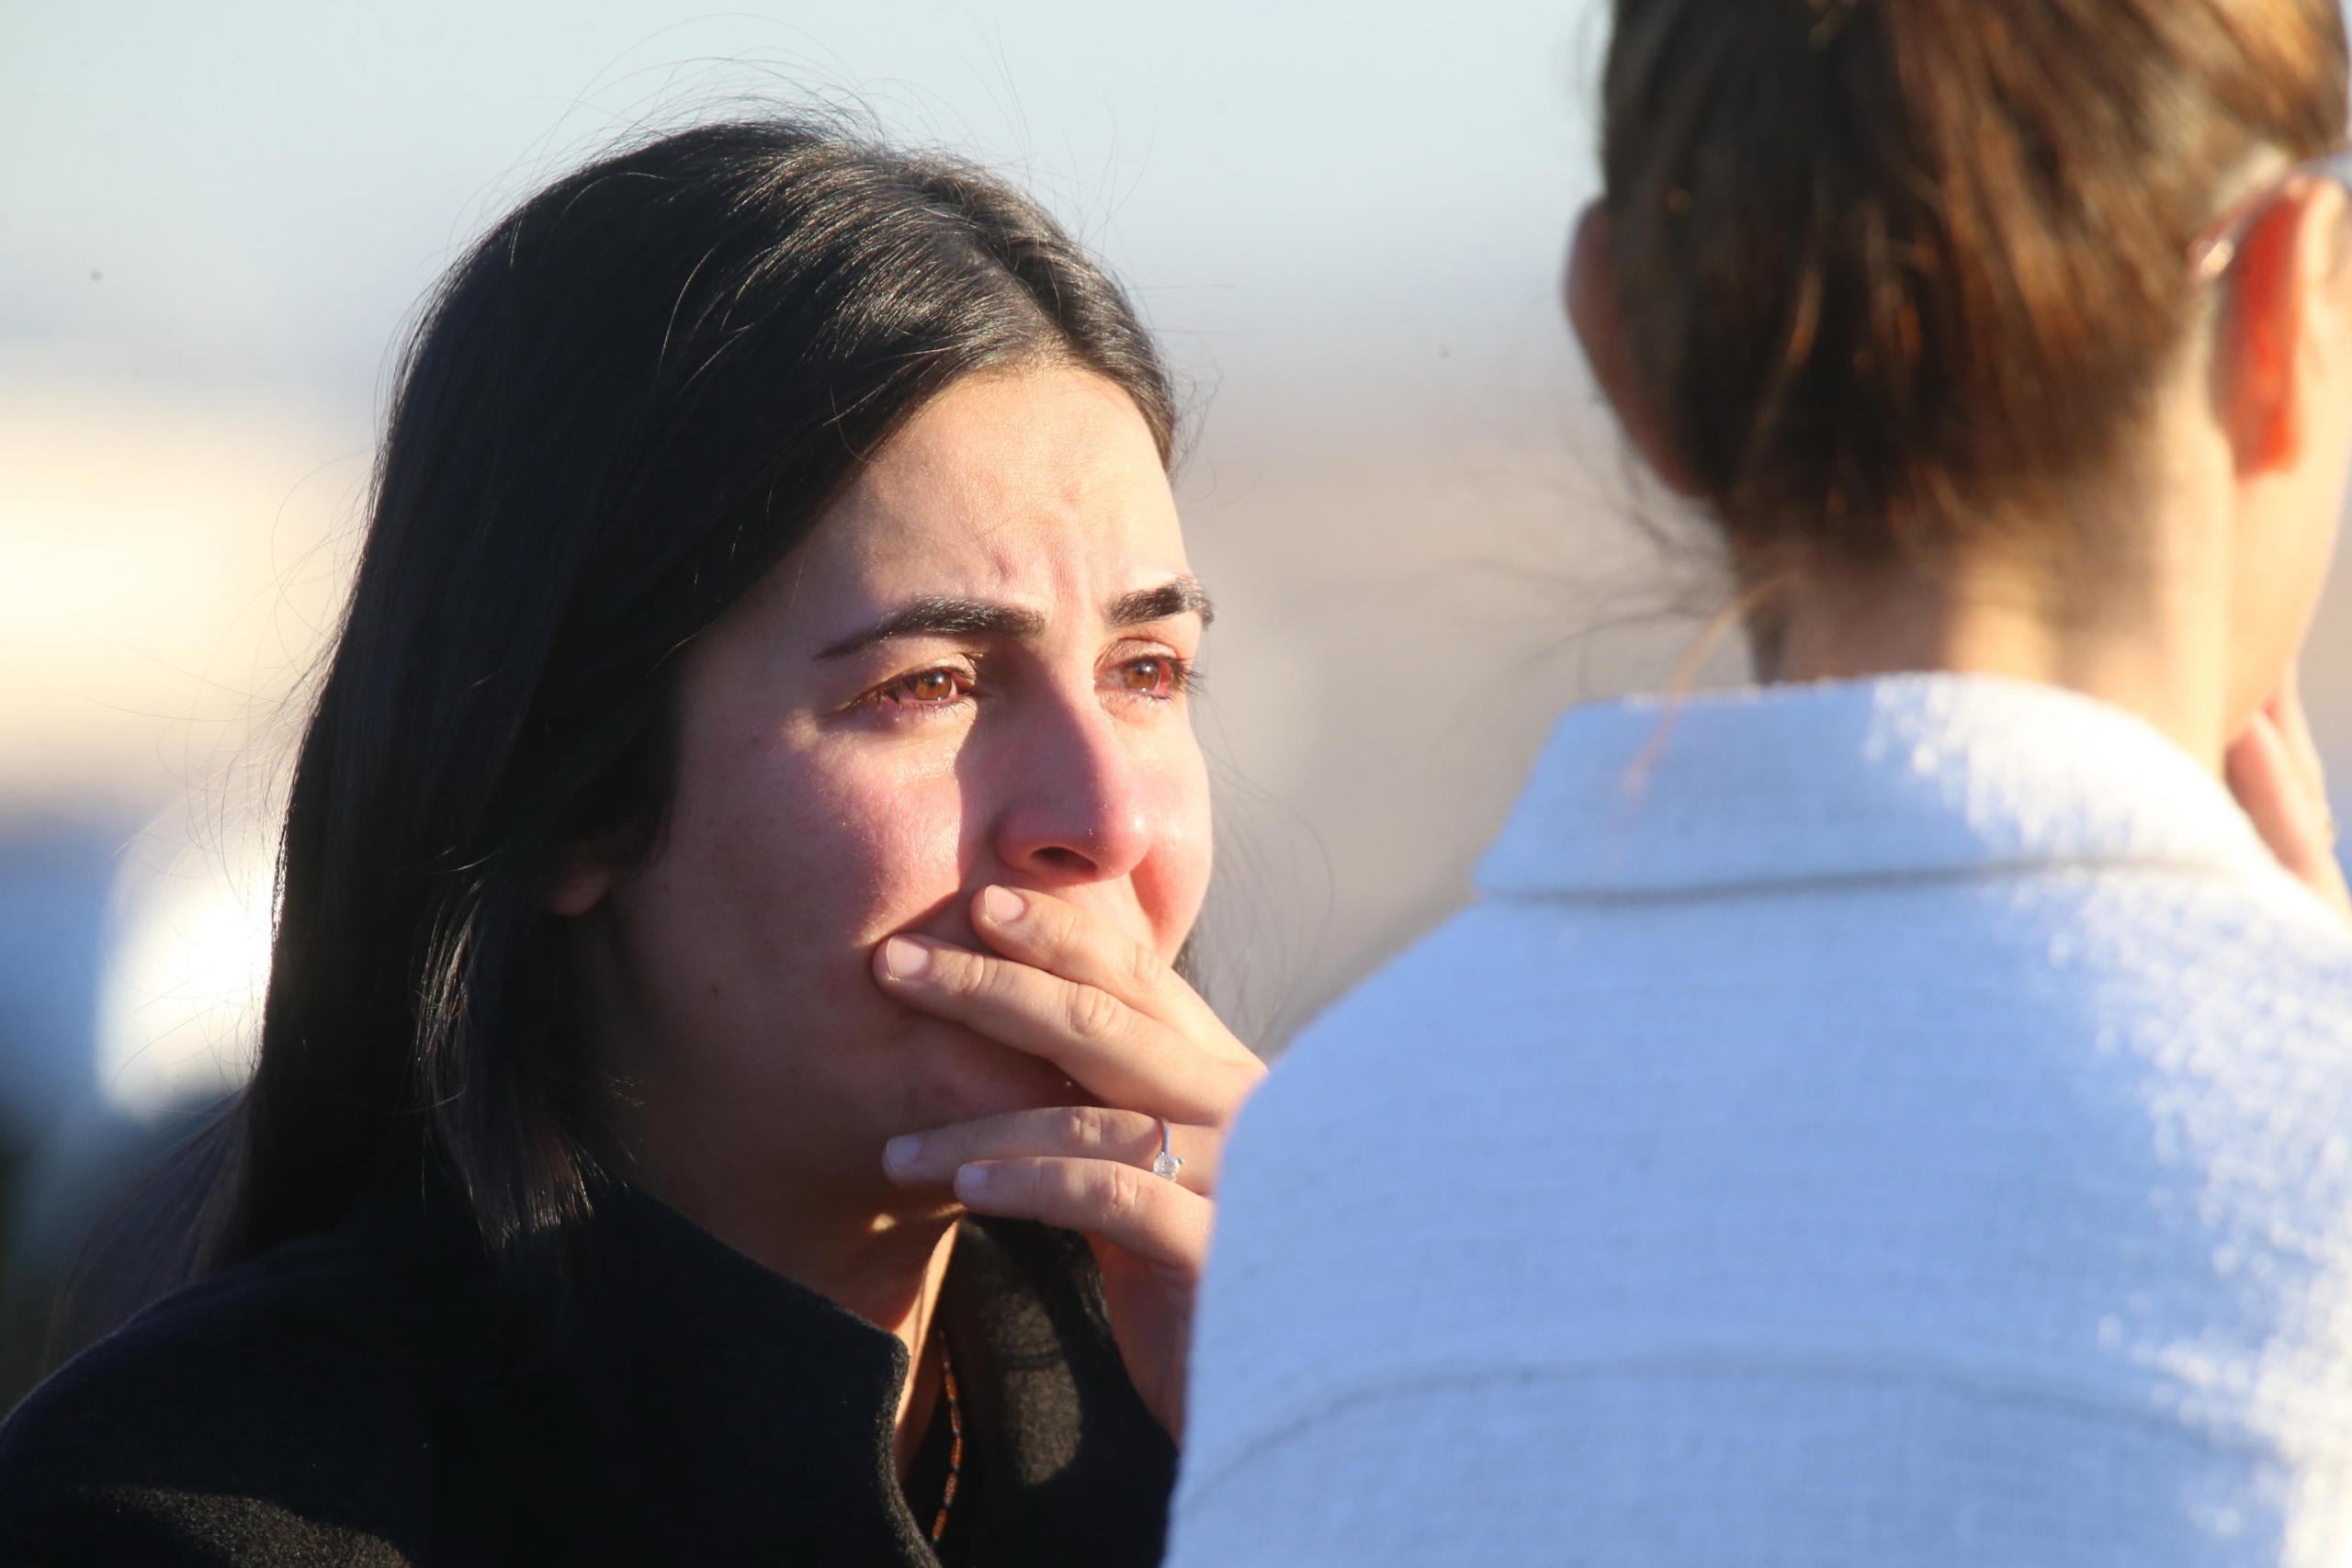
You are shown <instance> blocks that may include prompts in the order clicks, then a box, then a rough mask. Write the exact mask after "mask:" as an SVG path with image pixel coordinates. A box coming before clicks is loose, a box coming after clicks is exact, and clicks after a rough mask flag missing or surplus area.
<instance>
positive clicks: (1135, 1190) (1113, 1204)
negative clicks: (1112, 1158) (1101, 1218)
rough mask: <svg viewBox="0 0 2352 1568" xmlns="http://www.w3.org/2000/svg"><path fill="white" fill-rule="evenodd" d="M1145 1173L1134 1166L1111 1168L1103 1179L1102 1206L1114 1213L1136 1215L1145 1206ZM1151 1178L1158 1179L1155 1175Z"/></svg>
mask: <svg viewBox="0 0 2352 1568" xmlns="http://www.w3.org/2000/svg"><path fill="white" fill-rule="evenodd" d="M1144 1179H1145V1178H1144V1174H1143V1172H1141V1171H1139V1170H1137V1169H1136V1168H1134V1167H1133V1166H1125V1165H1114V1166H1112V1167H1110V1168H1109V1170H1108V1173H1107V1175H1106V1178H1105V1179H1104V1181H1103V1208H1104V1210H1105V1211H1106V1212H1108V1213H1111V1214H1114V1215H1135V1214H1139V1213H1142V1212H1143V1208H1144V1202H1145V1199H1144V1189H1143V1184H1144ZM1152 1179H1153V1180H1155V1181H1156V1180H1158V1179H1159V1178H1157V1177H1154V1178H1152Z"/></svg>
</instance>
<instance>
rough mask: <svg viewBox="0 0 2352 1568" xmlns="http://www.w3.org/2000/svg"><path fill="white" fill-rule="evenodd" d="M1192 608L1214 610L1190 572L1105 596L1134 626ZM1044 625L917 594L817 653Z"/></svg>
mask: <svg viewBox="0 0 2352 1568" xmlns="http://www.w3.org/2000/svg"><path fill="white" fill-rule="evenodd" d="M1194 613H1196V614H1198V615H1199V616H1200V617H1201V624H1202V625H1203V626H1206V625H1207V624H1208V623H1209V622H1210V621H1211V620H1212V619H1214V618H1215V617H1216V611H1215V610H1214V609H1212V608H1211V607H1210V605H1209V596H1208V594H1207V593H1206V592H1204V591H1203V590H1202V588H1201V585H1200V583H1199V582H1198V581H1196V580H1194V579H1193V578H1190V577H1180V578H1177V579H1175V580H1174V581H1170V582H1163V583H1161V584H1160V585H1159V587H1157V588H1139V589H1137V590H1136V592H1133V593H1123V594H1121V595H1120V596H1119V597H1118V598H1116V599H1114V600H1113V601H1112V602H1111V608H1110V611H1109V614H1108V618H1109V620H1110V623H1111V625H1113V626H1143V625H1145V624H1146V623H1148V622H1150V621H1164V620H1166V619H1168V618H1169V617H1170V616H1171V615H1186V614H1194ZM1045 630H1046V617H1045V616H1043V615H1039V614H1038V613H1037V612H1036V611H1035V610H1024V609H1022V608H1021V607H1019V606H1018V605H1014V604H989V602H988V601H986V600H984V599H957V598H953V597H944V596H941V597H933V598H929V599H917V600H915V601H914V602H913V603H912V604H906V605H902V606H901V607H899V609H896V610H893V611H891V612H890V613H889V614H888V615H885V616H883V617H882V618H881V619H880V620H878V621H876V622H875V623H874V624H873V625H872V626H867V627H866V628H865V630H863V631H857V632H852V633H851V634H850V635H849V636H847V637H843V638H842V640H841V641H839V642H837V643H835V644H833V645H832V646H831V648H828V649H824V650H823V651H822V652H820V653H819V654H818V655H817V657H818V658H820V659H846V658H848V657H849V656H850V655H851V654H853V653H863V652H865V650H866V649H869V648H872V647H874V646H875V645H876V643H884V642H888V641H889V640H890V639H891V638H892V637H1011V638H1012V639H1014V640H1015V641H1021V640H1028V639H1035V638H1036V637H1041V636H1043V635H1044V634H1045Z"/></svg>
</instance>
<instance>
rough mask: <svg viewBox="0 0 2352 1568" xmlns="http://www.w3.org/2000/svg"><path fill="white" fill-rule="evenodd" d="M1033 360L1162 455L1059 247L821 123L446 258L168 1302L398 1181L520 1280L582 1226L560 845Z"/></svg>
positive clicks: (692, 144) (544, 208) (683, 165)
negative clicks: (1135, 419) (1134, 426)
mask: <svg viewBox="0 0 2352 1568" xmlns="http://www.w3.org/2000/svg"><path fill="white" fill-rule="evenodd" d="M1034 362H1061V363H1070V364H1076V365H1080V366H1082V367H1088V368H1091V369H1093V370H1095V371H1098V372H1100V373H1101V374H1102V375H1103V376H1105V377H1107V378H1109V379H1111V380H1112V381H1114V383H1116V384H1117V385H1118V386H1120V387H1122V388H1123V389H1125V391H1126V392H1127V393H1128V394H1129V396H1130V397H1132V398H1133V399H1134V400H1135V403H1136V407H1137V409H1138V410H1139V411H1140V412H1141V413H1142V415H1143V417H1144V419H1145V420H1146V421H1147V423H1148V424H1149V425H1150V426H1151V428H1152V431H1153V433H1154V434H1155V435H1156V436H1157V437H1158V439H1159V446H1160V451H1161V456H1162V458H1163V460H1165V459H1166V458H1167V457H1168V456H1169V453H1170V446H1171V442H1172V430H1173V423H1174V416H1173V411H1172V407H1171V402H1170V393H1169V388H1168V382H1167V378H1166V376H1165V374H1164V372H1163V369H1162V367H1161V365H1160V362H1159V358H1158V356H1157V355H1156V353H1155V351H1154V348H1153V346H1152V344H1151V342H1150V340H1149V338H1148V335H1147V333H1145V332H1144V330H1143V328H1142V327H1141V325H1140V324H1139V323H1138V321H1137V320H1136V316H1135V313H1134V311H1133V310H1132V308H1131V306H1130V305H1129V303H1128V301H1127V299H1126V298H1125V296H1124V295H1123V294H1122V293H1121V291H1120V289H1119V288H1117V287H1116V286H1115V285H1114V283H1113V282H1112V281H1111V280H1110V279H1109V278H1108V277H1107V276H1105V275H1104V274H1103V271H1102V270H1101V269H1100V268H1099V267H1098V266H1097V265H1095V264H1094V263H1093V262H1091V260H1090V259H1089V258H1088V257H1087V256H1086V255H1085V254H1083V253H1082V252H1081V251H1080V248H1079V247H1078V246H1077V245H1076V244H1074V243H1072V242H1071V241H1070V239H1069V236H1067V235H1066V234H1065V233H1064V232H1063V231H1061V230H1060V229H1059V228H1057V226H1056V225H1055V224H1054V222H1053V221H1052V220H1050V219H1048V218H1047V217H1046V215H1045V214H1044V213H1043V212H1042V211H1041V210H1039V209H1038V208H1037V207H1036V206H1035V204H1034V203H1032V202H1031V201H1029V200H1028V199H1026V198H1025V197H1023V196H1021V195H1019V194H1018V193H1016V192H1014V191H1013V190H1012V189H1010V188H1009V187H1007V186H1005V185H1004V184H1002V183H1001V181H999V180H997V179H995V178H993V177H991V176H989V175H986V174H984V173H982V172H980V171H978V170H977V169H975V168H973V167H971V166H968V165H967V164H962V163H958V162H956V161H954V160H950V159H945V158H941V157H936V156H931V155H916V154H910V153H907V152H899V151H895V150H892V149H890V148H888V147H885V146H882V145H878V144H876V142H875V141H872V140H870V139H868V138H866V137H865V136H862V135H858V134H854V133H851V132H846V131H843V130H839V129H836V128H834V127H831V126H829V125H817V124H811V123H805V122H799V121H795V120H790V119H768V120H759V121H747V122H733V123H726V124H717V125H707V126H704V127H701V128H699V129H695V130H686V131H683V132H680V133H676V134H672V135H668V136H664V137H662V138H661V139H660V140H657V141H649V142H646V143H645V144H643V145H639V146H635V147H630V148H627V149H624V150H622V151H619V152H615V153H613V154H611V155H609V156H606V157H604V158H601V159H599V160H598V161H596V162H594V163H592V164H588V165H587V166H585V167H583V168H582V169H580V170H578V171H577V172H575V173H573V174H571V175H567V176H565V177H564V178H562V179H560V180H558V181H557V182H556V183H555V184H553V185H551V186H548V188H547V189H545V190H543V191H541V192H540V193H539V194H537V196H534V197H531V198H530V199H529V200H528V201H526V202H525V203H524V204H523V205H522V206H521V207H519V208H517V209H515V211H514V212H513V213H511V214H510V215H509V216H507V217H506V218H505V219H503V220H501V221H500V222H499V223H497V224H496V225H495V226H494V227H493V228H492V230H491V231H489V233H488V234H486V235H485V236H483V238H482V239H481V242H480V243H477V244H476V245H475V246H474V247H473V248H472V249H471V250H470V251H469V253H468V254H466V256H465V257H464V259H463V260H462V261H460V262H459V263H458V265H457V266H456V267H455V268H454V269H453V270H452V271H451V272H450V273H449V275H448V276H447V279H446V280H445V281H444V282H443V283H442V285H441V286H440V288H439V289H438V291H437V292H436V293H435V295H434V297H433V298H432V299H431V301H430V303H429V306H428V308H427V310H425V312H424V316H423V318H422V320H421V321H420V323H419V325H418V326H417V328H416V330H415V332H414V334H413V338H412V340H411V342H410V344H409V345H408V349H407V352H406V354H405V355H404V358H403V360H402V363H401V372H400V377H399V383H398V389H397V392H396V395H395V398H394V400H393V404H392V409H391V413H390V424H389V428H388V430H387V433H386V435H385V439H384V444H383V448H382V452H381V456H380V458H379V465H378V468H377V473H376V483H375V492H374V504H373V509H372V514H371V517H370V520H369V524H368V536H367V542H366V546H365V549H364V551H363V554H362V556H361V558H360V563H359V570H358V576H357V580H356V583H355V585H354V587H353V590H352V594H351V599H350V603H349V605H348V608H347V610H346V612H345V618H344V623H343V626H342V631H341V636H340V637H339V639H338V641H337V643H336V645H335V648H334V654H333V659H332V662H331V663H330V665H329V666H328V668H327V671H326V673H325V678H324V682H323V684H322V687H321V689H320V693H319V696H318V701H317V706H316V709H315V711H314V712H313V713H312V715H311V720H310V724H309V728H308V729H307V731H306V733H305V734H304V736H303V739H302V743H301V748H300V754H299V760H298V761H297V764H296V768H295V772H294V776H293V783H292V791H291V795H290V799H289V803H288V809H287V814H286V829H285V839H284V843H283V847H282V851H281V859H280V867H279V877H280V880H279V889H280V891H279V902H278V910H277V934H276V942H275V946H274V949H273V953H272V960H271V967H270V977H269V989H268V999H267V1004H266V1012H265V1015H264V1023H263V1030H262V1042H261V1055H260V1062H259V1066H258V1068H257V1070H256V1071H255V1073H254V1077H253V1080H252V1083H251V1084H250V1086H249V1087H248V1088H247V1089H246V1090H245V1091H244V1093H243V1096H242V1097H241V1098H240V1099H239V1100H237V1101H236V1102H235V1104H234V1105H233V1107H232V1109H231V1110H230V1111H229V1112H228V1114H227V1115H226V1116H225V1117H224V1118H223V1119H222V1120H221V1121H220V1122H219V1123H218V1124H217V1125H216V1126H215V1127H214V1128H212V1129H211V1130H210V1131H209V1132H208V1133H207V1134H204V1135H203V1138H202V1140H201V1142H202V1145H203V1146H202V1147H201V1148H199V1149H198V1150H196V1151H194V1152H193V1153H192V1154H191V1155H190V1156H188V1157H187V1159H186V1160H185V1161H184V1162H183V1163H184V1166H186V1167H187V1168H190V1169H192V1170H193V1172H194V1174H193V1176H192V1178H189V1179H184V1180H183V1181H182V1182H181V1183H180V1185H181V1187H182V1188H183V1190H185V1189H186V1188H187V1187H188V1185H189V1184H190V1181H193V1183H194V1185H196V1186H198V1187H200V1188H201V1189H202V1190H203V1194H204V1196H203V1201H202V1204H201V1213H200V1214H198V1215H196V1216H195V1217H194V1219H193V1221H192V1222H190V1221H189V1220H188V1219H187V1210H186V1209H185V1208H184V1209H183V1210H182V1215H183V1218H182V1220H180V1221H178V1222H175V1224H179V1225H180V1228H181V1232H182V1236H181V1238H180V1239H183V1240H185V1241H186V1242H187V1244H188V1247H187V1251H186V1253H185V1255H184V1258H183V1260H182V1262H181V1265H180V1266H179V1269H178V1272H179V1273H180V1274H181V1275H182V1276H183V1277H185V1276H186V1275H187V1274H191V1273H203V1272H206V1271H209V1270H211V1269H218V1268H221V1267H225V1266H227V1265H229V1264H232V1263H233V1262H236V1261H237V1260H239V1259H242V1258H248V1257H251V1256H253V1255H254V1254H257V1253H260V1252H262V1251H264V1250H266V1249H267V1248H269V1247H274V1246H276V1245H277V1244H278V1243H280V1242H283V1241H285V1240H287V1239H288V1238H289V1237H293V1236H297V1235H302V1234H304V1233H306V1232H310V1231H313V1230H317V1229H319V1228H322V1227H324V1226H328V1225H331V1224H334V1223H335V1222H336V1221H337V1220H338V1219H340V1218H341V1217H342V1216H343V1215H344V1214H345V1213H347V1212H348V1211H350V1210H351V1209H352V1208H353V1207H354V1205H355V1204H356V1203H357V1202H359V1201H361V1200H363V1199H364V1198H367V1197H368V1196H369V1195H371V1194H374V1193H378V1192H380V1191H382V1190H386V1189H388V1188H395V1187H399V1188H407V1189H411V1190H422V1189H424V1187H426V1186H429V1185H438V1186H441V1187H443V1188H445V1189H446V1190H447V1191H448V1192H450V1193H451V1194H453V1195H454V1196H455V1198H456V1199H457V1201H458V1202H459V1204H460V1205H461V1206H462V1207H463V1209H464V1210H465V1211H466V1212H467V1213H469V1215H470V1217H471V1219H472V1221H473V1223H474V1224H476V1225H477V1226H478V1227H479V1230H480V1232H481V1236H482V1238H483V1239H484V1241H485V1242H486V1243H487V1244H488V1246H489V1247H490V1248H491V1249H492V1252H493V1253H496V1254H498V1255H500V1256H502V1257H506V1258H512V1257H514V1256H515V1255H516V1254H518V1253H522V1254H527V1253H529V1252H530V1251H531V1250H532V1249H533V1248H534V1247H535V1246H536V1245H537V1243H538V1242H540V1241H543V1240H545V1239H547V1238H549V1237H555V1236H560V1235H561V1233H562V1232H563V1230H564V1227H565V1226H566V1225H567V1224H570V1223H571V1222H572V1221H574V1220H576V1219H577V1218H578V1217H580V1216H581V1215H582V1214H583V1213H585V1212H586V1208H587V1205H588V1202H589V1198H590V1192H591V1189H592V1184H593V1180H594V1176H595V1173H596V1172H595V1154H594V1151H595V1149H596V1147H597V1145H598V1142H599V1140H598V1131H599V1127H600V1115H601V1111H602V1103H601V1097H600V1092H599V1088H598V1085H597V1083H596V1081H595V1080H594V1077H592V1075H591V1074H590V1073H589V1071H588V1069H587V1067H586V1066H585V1064H584V1063H583V1062H582V1059H581V1057H580V1055H579V1051H578V1043H579V1035H578V1032H577V1031H576V1030H575V1029H574V1028H573V1027H572V1021H571V1001H570V998H569V996H568V987H566V985H565V984H564V982H563V979H562V973H561V964H560V953H559V940H558V931H557V922H556V919H555V918H554V917H552V916H550V915H549V914H548V913H547V912H546V911H545V910H544V909H543V908H541V905H540V902H539V899H538V897H537V889H538V886H539V884H540V879H541V877H542V876H543V874H544V873H545V871H546V869H547V867H548V863H549V861H550V857H551V856H552V855H554V854H556V853H558V852H560V851H561V850H562V849H563V848H564V847H565V846H568V845H572V844H577V843H580V842H582V841H585V840H592V839H593V840H598V841H601V842H605V843H607V844H611V843H616V842H617V843H619V844H620V845H622V847H623V848H624V849H625V848H626V847H627V846H628V844H629V843H630V842H632V841H633V842H636V843H639V844H642V843H643V842H644V841H645V840H647V839H648V838H649V837H650V835H651V834H652V833H653V832H655V831H656V830H658V826H659V823H660V820H661V816H662V807H663V803H664V801H665V800H666V797H667V794H668V787H669V767H670V747H669V735H670V719H671V711H672V704H673V692H672V679H673V671H675V670H676V668H677V664H678V655H679V653H680V651H681V650H682V649H684V648H685V647H686V646H687V645H688V644H689V643H691V642H692V641H693V640H694V639H695V637H697V636H698V635H700V634H701V633H702V632H703V631H704V630H705V629H706V628H707V627H708V626H710V625H711V624H712V622H713V621H714V620H716V619H717V618H718V616H719V615H722V614H723V613H724V612H725V611H726V610H727V608H728V607H729V605H730V604H734V603H735V602H736V601H737V600H739V599H740V598H741V597H742V596H743V594H744V593H745V592H747V591H748V590H749V589H751V587H752V585H753V584H754V583H756V582H757V581H759V580H760V579H761V578H762V577H763V575H764V574H765V573H766V572H768V570H770V569H771V568H773V567H774V566H775V564H776V563H777V562H778V561H779V560H780V559H781V558H783V557H784V556H786V554H787V553H788V552H789V551H790V550H791V549H792V548H793V547H795V546H796V545H797V543H798V542H799V541H800V540H801V539H802V538H803V537H804V536H806V535H807V534H808V532H809V528H810V526H811V525H812V524H813V523H814V522H815V521H816V519H817V518H818V516H819V515H820V513H822V512H823V511H824V509H825V507H826V505H827V504H828V502H831V500H832V499H833V498H834V497H835V496H836V495H837V494H838V493H839V492H840V491H841V490H842V487H843V486H844V484H845V483H846V482H847V481H848V480H850V479H852V478H853V477H854V474H855V473H856V471H857V469H858V466H859V464H860V462H861V460H862V459H863V458H864V457H866V456H867V455H869V454H871V453H873V452H874V451H875V449H876V447H877V446H879V445H880V444H881V443H882V442H883V441H884V440H885V439H886V438H888V436H889V434H891V433H892V432H893V431H894V430H895V429H896V428H897V427H898V426H899V425H900V424H901V423H903V422H904V421H905V420H906V419H907V418H908V417H909V416H910V414H911V413H912V412H914V411H915V410H916V409H918V408H919V407H920V406H922V403H923V402H924V401H925V400H927V399H929V398H931V397H932V396H933V394H935V393H937V392H938V391H940V390H941V389H943V388H944V387H945V386H947V385H948V384H949V383H950V382H952V381H954V380H956V379H957V378H960V377H964V376H968V375H971V374H973V373H975V372H978V371H983V370H988V369H990V368H996V367H1012V366H1019V365H1023V364H1027V363H1034ZM159 1282H160V1281H159ZM140 1293H152V1290H150V1291H148V1292H140ZM124 1304H129V1303H124ZM109 1315H119V1308H118V1309H117V1311H116V1313H114V1314H109ZM92 1326H98V1325H92Z"/></svg>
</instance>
